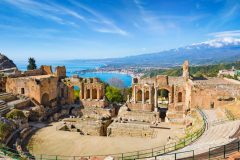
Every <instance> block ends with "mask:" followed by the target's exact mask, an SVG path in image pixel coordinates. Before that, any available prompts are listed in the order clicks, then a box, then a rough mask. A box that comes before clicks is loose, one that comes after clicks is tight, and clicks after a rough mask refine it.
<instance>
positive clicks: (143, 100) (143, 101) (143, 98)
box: [142, 87, 145, 104]
mask: <svg viewBox="0 0 240 160" xmlns="http://www.w3.org/2000/svg"><path fill="white" fill-rule="evenodd" d="M144 95H145V93H144V87H143V88H142V104H144V103H145V96H144Z"/></svg>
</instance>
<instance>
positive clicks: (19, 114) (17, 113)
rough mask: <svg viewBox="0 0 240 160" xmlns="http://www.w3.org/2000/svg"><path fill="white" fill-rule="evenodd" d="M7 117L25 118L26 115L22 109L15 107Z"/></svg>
mask: <svg viewBox="0 0 240 160" xmlns="http://www.w3.org/2000/svg"><path fill="white" fill-rule="evenodd" d="M6 117H7V118H8V119H24V118H26V116H25V115H24V113H23V112H22V111H21V110H18V109H13V110H11V111H10V112H8V113H7V115H6Z"/></svg>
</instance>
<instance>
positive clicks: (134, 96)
mask: <svg viewBox="0 0 240 160" xmlns="http://www.w3.org/2000/svg"><path fill="white" fill-rule="evenodd" d="M133 102H134V103H136V86H135V85H134V86H133Z"/></svg>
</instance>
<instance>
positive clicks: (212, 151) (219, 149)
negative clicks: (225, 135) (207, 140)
mask: <svg viewBox="0 0 240 160" xmlns="http://www.w3.org/2000/svg"><path fill="white" fill-rule="evenodd" d="M239 151H240V141H237V142H232V143H229V144H226V145H222V146H216V147H211V148H209V152H208V157H209V159H211V158H214V157H219V158H227V157H228V156H229V155H230V154H232V153H233V152H239Z"/></svg>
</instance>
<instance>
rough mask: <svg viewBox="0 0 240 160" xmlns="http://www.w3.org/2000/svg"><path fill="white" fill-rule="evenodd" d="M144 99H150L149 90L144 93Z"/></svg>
mask: <svg viewBox="0 0 240 160" xmlns="http://www.w3.org/2000/svg"><path fill="white" fill-rule="evenodd" d="M144 100H145V101H146V102H148V101H149V91H146V92H145V93H144Z"/></svg>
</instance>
